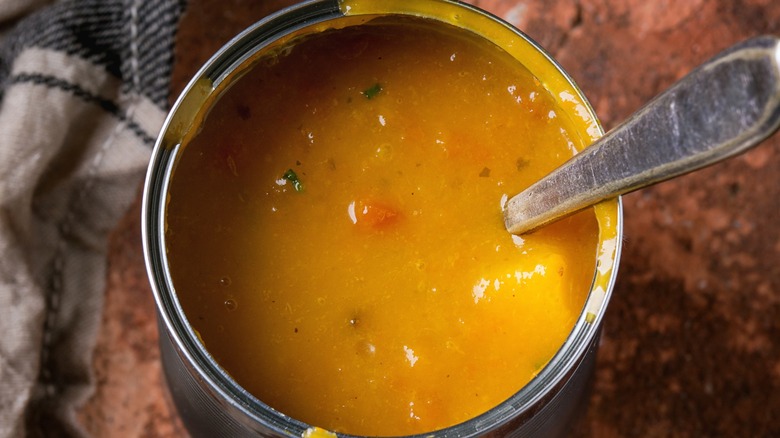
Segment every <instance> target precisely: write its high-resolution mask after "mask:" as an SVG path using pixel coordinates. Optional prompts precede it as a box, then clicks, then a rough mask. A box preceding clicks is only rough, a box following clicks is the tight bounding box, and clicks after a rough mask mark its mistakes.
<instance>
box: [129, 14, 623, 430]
mask: <svg viewBox="0 0 780 438" xmlns="http://www.w3.org/2000/svg"><path fill="white" fill-rule="evenodd" d="M381 3H383V2H374V4H381ZM398 3H403V2H393V4H398ZM407 3H409V4H415V3H417V4H419V3H421V2H415V1H414V0H408V1H407ZM425 3H428V4H438V5H446V6H447V7H449V8H454V9H457V10H460V11H463V12H464V13H470V14H477V15H478V16H479V18H487V19H488V20H489V22H490V23H493V24H492V25H497V26H500V27H501V28H503V29H504V31H509V32H511V33H512V34H513V35H514V36H515V37H517V38H518V39H519V40H518V41H519V42H520V43H522V44H525V45H527V46H528V47H529V48H531V49H532V50H533V51H534V52H535V53H536V54H537V55H538V57H539V59H538V60H537V61H534V62H544V63H547V65H548V67H550V68H552V69H553V70H554V71H555V72H556V73H557V75H559V77H558V78H557V79H556V81H559V82H561V83H565V84H566V86H567V87H568V89H570V90H571V91H573V92H574V94H575V95H576V96H575V97H576V102H575V104H576V105H578V106H579V107H578V109H579V110H580V111H582V110H584V113H583V115H585V116H587V117H590V118H591V122H592V124H591V128H592V129H593V131H592V132H591V131H590V130H589V135H591V137H592V138H596V137H598V136H600V135H603V133H604V131H603V128H602V127H601V125H600V124H599V122H598V119H597V118H596V115H595V112H594V110H593V108H592V107H591V105H590V104H589V103H588V101H587V100H586V98H585V97H584V94H583V93H582V91H581V90H580V89H579V88H578V87H577V85H576V84H575V82H574V81H573V79H572V78H571V77H570V76H569V75H568V74H567V73H566V72H565V71H564V70H563V68H562V67H561V66H560V65H559V64H558V63H557V61H555V59H554V58H553V57H552V56H550V55H549V54H548V53H547V52H546V51H545V50H544V49H543V48H542V47H540V46H539V45H538V44H537V43H536V42H534V41H533V40H532V39H531V38H530V37H528V36H527V35H526V34H524V33H523V32H522V31H520V30H518V29H516V28H514V27H513V26H512V25H510V24H508V23H506V22H505V21H503V20H501V19H500V18H498V17H496V16H494V15H492V14H489V13H488V12H485V11H483V10H481V9H479V8H477V7H475V6H471V5H467V4H462V3H459V2H454V1H452V0H432V1H429V2H425ZM350 4H351V2H350V1H349V0H310V1H306V2H303V3H300V4H297V5H294V6H291V7H288V8H286V9H283V10H281V11H279V12H277V13H275V14H273V15H270V16H268V17H266V18H265V19H263V20H261V21H259V22H257V23H255V24H254V25H252V26H250V27H249V28H247V29H246V30H244V31H243V32H241V33H240V34H239V35H237V36H236V37H234V38H233V39H232V40H231V41H230V42H228V43H227V44H226V45H225V46H223V48H222V49H220V50H219V51H218V52H217V53H216V54H215V55H213V56H212V57H211V59H209V61H207V62H206V63H205V64H204V65H203V67H201V69H200V70H199V71H198V73H197V74H196V75H195V76H194V78H193V79H192V80H191V81H190V83H189V84H188V85H187V86H186V87H185V89H184V90H183V91H182V93H181V94H180V95H179V97H178V99H177V100H176V102H175V104H174V105H173V106H172V108H171V110H170V111H169V114H168V116H167V118H166V120H165V122H164V124H163V127H162V129H161V131H160V135H159V136H158V139H157V141H156V143H155V146H154V149H153V152H152V157H151V159H150V163H149V167H148V169H147V174H146V179H145V182H144V191H143V195H142V208H141V210H142V211H141V214H142V218H141V224H142V225H141V228H142V230H141V231H142V243H143V251H144V261H145V265H146V269H147V275H148V277H149V282H150V285H151V288H152V292H153V295H154V299H155V304H156V308H157V314H158V320H159V322H160V325H161V327H164V328H165V329H164V331H165V333H161V336H169V337H170V338H171V341H172V342H173V344H174V345H175V346H176V349H177V351H178V354H180V355H181V356H183V357H184V359H185V362H186V363H187V364H189V366H190V367H192V368H193V369H194V371H196V372H197V373H198V375H199V378H200V380H203V381H204V382H205V383H206V384H207V385H208V390H209V391H210V392H211V393H212V395H214V396H215V397H216V398H218V399H220V400H222V403H225V404H226V405H227V406H226V407H227V408H229V409H231V410H234V411H237V413H239V414H240V415H242V416H243V417H245V420H244V421H241V422H244V423H246V422H250V423H251V422H252V421H255V422H258V423H259V424H257V425H249V428H250V429H258V428H263V427H265V428H267V429H270V430H273V431H274V432H276V433H278V434H280V435H286V436H301V435H302V434H303V433H304V432H305V431H306V430H307V429H308V428H309V427H310V425H308V424H305V423H303V422H301V421H299V420H296V419H294V418H291V417H289V416H287V415H284V414H283V413H281V412H278V411H276V410H275V409H273V408H272V407H270V406H268V405H267V404H265V403H264V402H262V401H261V400H259V399H257V398H256V397H254V396H253V395H251V394H250V393H248V392H247V391H246V390H244V389H243V388H241V387H240V386H239V385H238V383H236V382H235V381H234V380H233V379H232V378H231V377H230V376H229V375H228V374H227V373H226V372H225V371H224V370H223V369H222V368H221V367H220V366H219V365H218V364H217V363H216V361H215V360H214V359H213V358H212V357H211V355H210V354H209V353H208V351H206V349H205V348H204V347H203V345H202V344H201V343H200V342H199V341H198V340H197V335H196V334H195V333H194V331H193V330H192V328H191V327H190V326H189V324H188V323H187V318H186V316H185V315H184V311H183V309H182V307H181V305H180V303H179V301H178V298H177V297H176V294H175V291H174V288H173V283H172V280H171V278H170V272H169V269H168V262H167V255H166V247H165V236H164V233H165V223H166V221H165V208H166V204H167V188H168V185H169V182H170V177H171V174H172V170H173V167H174V165H175V161H176V157H177V155H178V153H179V151H180V149H181V144H182V143H184V142H185V137H186V135H187V131H191V130H193V126H195V125H196V124H197V117H198V113H199V110H200V108H201V107H202V106H203V105H205V104H206V103H207V102H208V101H209V99H210V98H211V97H212V95H213V94H214V93H215V92H217V91H218V88H219V87H220V86H221V85H222V83H223V81H224V80H225V79H226V78H228V77H230V76H231V75H232V74H233V72H234V71H235V70H236V69H239V68H241V67H242V66H244V67H245V66H246V64H247V63H248V60H250V58H251V57H252V56H254V55H255V54H257V53H258V52H260V51H262V50H263V49H264V48H266V47H267V46H268V45H269V44H271V43H273V42H276V41H279V40H280V39H282V38H285V37H287V36H289V35H292V34H294V33H296V32H298V31H300V30H302V29H305V28H309V27H311V26H315V25H318V24H322V23H325V22H328V21H331V20H335V19H338V18H343V17H346V16H348V15H361V14H371V13H372V11H370V10H367V11H355V10H352V9H351V8H350ZM369 4H370V3H369ZM396 7H397V6H396ZM374 12H375V13H384V12H381V11H378V12H377V11H374ZM394 13H399V14H407V15H409V14H410V13H409V12H407V11H398V12H394ZM411 15H417V16H425V12H424V11H423V12H420V11H417V12H412V13H411ZM427 18H434V19H439V20H440V21H447V20H442V19H441V17H435V16H431V17H427ZM466 29H467V30H471V31H473V29H470V28H466ZM476 33H479V32H476ZM481 35H482V36H483V37H486V38H489V35H488V36H486V35H485V34H481ZM532 72H533V71H532ZM182 119H184V123H182ZM188 124H189V125H188ZM171 134H173V135H171ZM596 208H603V209H606V213H604V215H605V217H607V222H609V223H604V220H603V218H600V219H599V228H600V232H601V235H600V237H599V263H598V264H597V269H596V273H595V274H594V279H593V284H592V286H591V291H590V294H589V296H588V298H587V299H586V304H585V306H584V309H583V311H582V314H581V315H580V317H579V318H578V320H577V322H576V324H575V326H574V328H573V329H572V332H571V334H570V335H569V336H568V337H567V339H566V341H565V342H564V344H563V345H562V346H561V348H560V349H559V350H558V352H557V353H556V354H555V355H554V356H553V358H552V359H550V362H549V363H548V364H547V365H546V366H545V367H544V368H543V369H542V371H540V373H539V374H538V375H537V376H536V377H534V378H533V379H532V380H531V381H530V382H529V383H528V384H526V385H525V386H524V387H523V388H521V389H520V390H519V391H518V392H517V393H515V394H514V395H512V396H511V397H510V398H509V399H507V400H506V401H504V402H502V403H501V404H499V405H498V406H496V407H494V408H492V409H490V410H489V411H487V412H485V413H483V414H481V415H479V416H477V417H475V418H472V419H469V420H467V421H465V422H463V423H460V424H457V425H454V426H450V427H447V428H445V429H441V430H438V431H433V432H432V433H436V435H438V436H453V437H455V436H457V437H463V436H476V435H481V434H485V433H488V432H490V431H493V430H496V429H498V428H500V427H501V426H502V425H504V424H506V423H508V422H509V421H511V420H512V419H513V418H514V417H515V416H516V415H517V414H518V412H524V411H527V410H528V409H529V408H531V407H533V406H534V405H535V404H537V403H539V402H540V401H542V400H544V399H545V397H549V396H550V393H551V391H553V389H554V388H556V387H557V386H559V385H561V383H562V382H563V381H564V380H565V379H566V378H567V376H568V375H569V374H570V373H571V372H572V371H573V370H574V369H575V368H576V365H577V363H578V362H579V361H580V360H581V358H582V357H583V356H584V355H585V353H586V352H587V349H588V348H589V347H590V345H591V343H592V341H593V340H594V339H595V338H596V336H597V334H598V331H599V329H600V326H601V320H602V319H603V316H604V312H605V310H606V308H607V305H608V303H609V299H610V297H611V294H612V290H613V288H614V284H615V280H616V276H617V266H618V262H619V259H620V252H621V244H622V235H623V204H622V199H621V198H616V199H614V200H609V201H605V202H603V203H602V204H600V207H599V206H597V207H596ZM597 217H600V216H599V215H597ZM613 219H614V222H612V220H613ZM605 230H606V231H605ZM605 233H606V234H608V235H605ZM607 241H610V242H611V243H609V244H608V245H605V242H607ZM606 246H610V247H609V248H606ZM608 251H611V252H610V253H607V252H608ZM339 435H341V436H347V437H349V436H353V435H345V434H339ZM423 436H430V433H426V434H419V435H410V437H423Z"/></svg>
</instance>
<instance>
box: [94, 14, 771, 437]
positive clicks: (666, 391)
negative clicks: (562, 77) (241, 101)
mask: <svg viewBox="0 0 780 438" xmlns="http://www.w3.org/2000/svg"><path fill="white" fill-rule="evenodd" d="M288 3H289V2H285V1H264V2H254V1H249V0H247V1H238V0H231V1H222V0H220V1H217V0H191V1H190V6H189V10H188V13H187V15H186V16H185V17H184V19H183V22H182V27H181V31H180V33H179V38H178V46H177V50H176V54H177V61H176V62H177V63H176V68H175V73H174V78H173V85H172V90H173V91H174V93H178V91H179V90H181V88H182V87H183V86H184V84H185V83H186V81H187V79H188V78H189V77H190V76H191V75H192V74H193V73H194V71H195V70H196V69H197V67H198V66H199V65H200V63H201V62H203V61H204V60H205V59H207V58H208V56H210V54H211V53H213V52H214V51H215V50H216V49H217V48H218V47H219V46H221V44H222V43H224V42H225V41H227V40H228V39H229V38H230V37H231V36H232V35H234V34H235V33H237V32H238V31H239V30H240V29H242V28H243V27H245V26H246V25H248V24H250V23H251V22H253V21H255V20H256V19H258V18H260V17H262V16H264V15H265V14H267V13H269V12H270V11H273V10H276V9H278V8H280V7H282V6H283V5H285V4H288ZM474 3H475V4H477V5H479V6H481V7H483V8H485V9H487V10H489V11H491V12H493V13H495V14H497V15H499V16H501V17H504V18H505V19H507V20H508V21H509V22H511V23H512V24H514V25H516V26H518V27H519V28H521V29H523V30H524V31H526V33H528V34H529V35H530V36H531V37H532V38H534V39H536V40H537V41H538V42H539V43H541V45H542V46H543V47H545V48H546V49H548V51H550V52H551V54H552V55H553V56H554V57H556V58H557V59H558V60H559V61H560V62H561V64H562V65H563V66H564V68H565V69H566V70H567V71H568V72H569V73H570V74H571V75H572V76H573V77H574V79H575V80H576V81H577V82H578V84H579V85H580V86H581V88H582V89H583V90H584V92H585V94H586V95H587V96H588V97H589V98H590V100H591V103H592V104H593V105H594V107H595V109H596V112H597V113H598V114H599V116H600V118H601V120H602V122H603V124H604V125H605V127H606V128H610V127H612V126H614V125H615V124H616V123H617V122H619V121H620V120H622V119H624V118H625V117H626V116H628V115H629V114H630V113H631V112H633V111H634V110H636V109H637V108H638V107H639V106H641V104H642V103H643V102H645V101H647V100H648V99H650V98H651V97H652V96H654V95H655V94H656V93H657V92H659V91H660V90H662V89H664V88H665V87H667V86H668V85H670V84H671V83H672V82H673V81H674V80H676V79H678V78H680V77H681V76H682V75H684V74H685V73H686V72H688V71H689V70H690V69H691V68H693V67H694V66H696V65H697V64H699V63H701V62H703V61H705V60H706V59H707V58H709V57H710V56H712V55H714V54H715V53H716V52H718V51H719V50H721V49H724V48H726V47H727V46H730V45H732V44H734V43H736V42H738V41H741V40H743V39H745V38H748V37H751V36H756V35H759V34H764V33H774V34H780V2H776V1H774V0H745V1H741V2H734V1H728V0H720V1H716V0H712V1H707V0H686V1H684V2H676V1H671V0H654V1H644V0H629V1H623V0H582V1H579V2H575V1H564V0H552V1H546V2H545V1H541V0H539V1H531V0H525V1H496V0H492V1H475V2H474ZM713 92H717V90H713ZM139 193H140V192H139ZM139 196H140V195H139ZM624 201H625V245H624V251H623V258H622V264H621V268H620V274H619V279H618V283H617V286H616V288H615V292H614V295H613V299H612V301H611V304H610V308H609V310H608V312H607V316H606V319H605V325H604V331H603V336H602V345H601V350H600V354H599V358H598V364H597V372H596V376H595V380H594V390H593V393H592V396H591V398H590V403H589V410H588V413H587V415H586V417H585V418H584V419H583V420H582V421H581V423H580V424H579V426H578V428H577V433H576V434H577V435H579V436H581V437H591V436H592V437H623V436H625V437H632V436H643V437H655V436H663V437H666V436H680V437H688V436H690V437H698V436H754V437H757V436H766V437H769V436H780V415H778V413H780V263H779V262H780V227H778V223H780V221H779V220H778V219H780V211H779V210H780V135H776V136H774V137H773V138H771V139H769V140H768V141H766V142H764V144H762V145H761V146H759V147H758V148H756V149H754V150H753V151H751V152H749V153H747V154H745V155H743V156H740V157H737V158H735V159H732V160H730V161H728V162H725V163H722V164H719V165H716V166H714V167H712V168H709V169H707V170H704V171H701V172H698V173H696V174H692V175H689V176H686V177H683V178H679V179H677V180H675V181H671V182H667V183H663V184H661V185H658V186H655V187H653V188H650V189H645V190H643V191H641V192H637V193H634V194H631V195H629V196H627V197H625V198H624ZM139 215H140V207H139V206H138V205H136V206H135V207H134V208H133V209H131V211H130V212H128V215H127V217H126V218H125V220H124V221H123V222H122V223H121V224H120V225H119V227H118V228H117V230H116V232H115V233H114V235H113V238H112V243H111V254H110V259H109V264H110V271H109V284H108V290H107V291H106V297H107V299H106V312H105V316H104V327H103V330H102V332H101V335H100V339H99V344H98V346H97V351H96V354H95V358H94V363H95V367H96V380H97V385H98V387H97V391H96V393H95V395H94V397H93V398H92V399H91V400H90V401H89V402H88V404H87V405H86V406H84V408H83V409H82V411H81V412H80V414H79V418H80V419H81V421H82V423H83V425H84V427H85V429H86V430H88V431H90V432H92V433H94V434H95V435H96V436H163V437H168V436H171V437H174V436H186V434H185V432H184V431H183V429H182V428H181V426H180V424H179V423H178V422H177V420H176V416H175V413H174V412H172V410H171V408H170V405H169V403H168V401H167V398H166V395H165V391H164V389H163V381H162V378H161V374H160V364H159V355H158V352H157V344H156V342H157V328H156V322H155V317H154V308H153V300H152V298H151V292H150V289H149V286H148V284H147V280H146V273H145V270H144V266H143V258H142V251H141V243H140V230H139V229H140V221H139Z"/></svg>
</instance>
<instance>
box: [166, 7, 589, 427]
mask: <svg viewBox="0 0 780 438" xmlns="http://www.w3.org/2000/svg"><path fill="white" fill-rule="evenodd" d="M578 129H579V130H578ZM580 132H582V129H581V128H577V127H576V126H575V123H574V122H573V121H572V119H571V118H570V117H569V116H568V115H567V114H566V113H565V112H564V111H563V110H562V109H561V108H560V107H558V106H557V104H556V102H555V100H554V99H553V98H552V96H551V95H550V94H549V93H548V91H546V90H545V88H544V86H543V84H542V83H541V82H540V81H539V80H538V79H537V78H535V77H533V76H532V75H531V74H530V73H529V72H528V71H527V70H526V69H525V68H524V67H523V66H522V65H521V64H520V63H519V62H518V61H517V60H515V59H514V58H512V57H511V56H509V55H508V54H506V53H505V52H503V51H501V50H500V49H498V48H497V47H496V46H494V45H492V44H490V43H487V42H485V41H484V40H482V39H480V38H478V37H476V36H471V35H470V34H468V33H466V32H464V31H462V30H457V31H456V30H455V28H451V27H450V26H449V25H445V24H442V23H434V22H429V21H426V20H423V19H410V18H403V19H402V18H385V19H377V20H372V21H369V22H368V23H366V24H362V25H359V26H351V27H346V28H343V29H339V30H330V31H324V32H321V33H318V34H316V35H312V36H308V37H305V38H302V39H300V40H298V41H293V42H292V43H291V44H290V45H289V46H288V47H287V48H286V49H285V50H282V51H276V52H275V54H273V55H268V56H266V57H264V58H261V59H260V60H259V61H258V62H257V64H256V66H255V67H254V68H253V69H252V70H251V71H249V72H248V73H247V74H246V75H245V76H244V77H243V78H241V79H240V80H239V81H237V83H235V85H233V86H232V87H231V88H230V89H229V90H228V91H226V92H225V94H224V95H223V96H222V97H221V98H220V99H219V100H218V101H217V102H216V103H214V106H213V108H212V109H211V111H210V113H209V115H208V117H207V119H206V120H205V122H204V123H203V126H202V131H201V132H200V133H199V134H198V135H197V136H195V137H194V138H193V139H192V140H191V141H190V142H189V144H187V145H185V148H186V149H185V153H184V154H183V155H182V156H181V158H180V160H179V162H178V163H177V167H176V168H175V170H174V173H173V178H172V181H171V184H170V198H169V199H170V202H169V205H168V207H167V208H168V210H167V232H166V242H167V246H168V258H169V263H170V272H171V277H172V281H173V284H174V286H175V289H176V294H177V296H178V299H179V300H180V302H181V305H182V306H183V309H184V311H185V314H186V316H187V318H188V320H189V322H190V323H191V324H192V326H193V327H194V329H195V330H196V331H197V333H198V335H199V337H200V339H201V340H202V342H203V344H204V345H205V348H206V349H207V350H208V351H209V352H210V353H211V354H212V355H213V357H214V358H215V360H216V361H217V362H218V363H219V364H220V365H221V366H222V367H223V368H224V369H225V370H226V371H227V372H228V373H229V374H230V375H231V376H232V377H233V378H234V379H235V380H236V381H237V382H238V383H239V384H240V385H241V386H242V387H244V388H245V389H247V390H248V391H249V392H250V393H252V394H253V395H255V396H256V397H257V398H258V399H260V400H262V401H263V402H265V403H267V404H268V405H270V406H271V407H273V408H275V409H277V410H279V411H281V412H282V413H284V414H287V415H290V416H292V417H294V418H297V419H300V420H302V421H304V422H307V423H309V424H312V425H316V426H319V427H323V428H326V429H329V430H334V431H340V432H345V433H350V434H364V435H404V434H415V433H424V432H429V431H433V430H436V429H440V428H443V427H446V426H451V425H454V424H457V423H459V422H462V421H465V420H467V419H469V418H473V417H475V416H477V415H479V414H481V413H484V412H485V411H487V410H489V409H490V408H492V407H494V406H496V405H498V404H499V403H501V402H502V401H504V400H506V399H507V398H508V397H510V396H511V395H512V394H514V393H515V392H517V391H518V390H519V389H520V388H521V387H523V386H524V385H525V384H526V383H528V382H529V380H530V379H532V378H533V377H534V376H535V375H536V374H537V373H538V372H539V371H540V370H541V369H542V368H543V367H544V365H545V364H546V363H547V362H548V361H549V360H550V359H551V357H552V356H553V355H554V354H555V352H556V351H557V350H558V349H559V348H560V346H561V345H562V344H563V342H564V341H565V339H566V337H567V335H568V334H569V333H570V331H571V330H572V327H573V326H574V323H575V322H576V320H577V319H578V317H579V315H580V313H581V311H582V308H583V304H584V301H585V299H586V295H587V293H588V290H589V287H590V283H591V280H592V278H593V272H594V269H595V262H596V245H597V238H598V226H597V222H596V219H595V215H594V214H593V212H592V211H587V212H584V213H580V214H578V215H575V216H572V217H570V218H568V219H565V220H563V221H561V222H559V223H556V224H554V225H551V226H549V227H546V228H544V229H542V230H539V231H537V232H535V233H532V234H529V235H524V236H521V237H518V236H511V235H509V234H508V233H507V232H506V230H505V229H504V226H503V221H502V204H503V203H504V202H505V201H506V199H507V197H508V196H511V195H513V194H515V193H518V192H519V191H521V190H522V189H523V188H525V187H527V186H528V185H530V184H531V183H532V182H533V181H535V180H537V179H539V178H540V177H541V176H543V175H544V174H545V173H547V172H549V171H550V170H551V169H553V168H554V167H556V166H557V165H559V164H560V163H562V162H563V161H565V160H566V159H567V158H569V157H570V156H572V155H573V154H574V153H576V151H577V150H579V149H580V148H582V147H583V146H584V144H583V141H584V140H583V139H582V137H581V134H580Z"/></svg>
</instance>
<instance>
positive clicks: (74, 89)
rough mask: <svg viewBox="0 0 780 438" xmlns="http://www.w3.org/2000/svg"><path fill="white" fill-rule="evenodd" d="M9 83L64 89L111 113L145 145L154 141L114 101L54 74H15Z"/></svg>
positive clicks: (152, 143)
mask: <svg viewBox="0 0 780 438" xmlns="http://www.w3.org/2000/svg"><path fill="white" fill-rule="evenodd" d="M9 83H10V84H33V85H40V86H44V87H47V88H53V89H58V90H61V91H64V92H66V93H68V94H71V95H73V96H74V97H76V98H79V99H81V100H83V101H85V102H88V103H91V104H95V105H97V106H98V107H100V108H101V109H103V110H104V111H106V112H107V113H109V114H111V115H112V116H114V117H116V118H117V119H118V120H119V122H120V123H123V124H124V125H125V126H126V127H127V129H129V130H130V131H131V132H132V133H133V134H135V136H136V137H138V138H139V139H140V140H141V141H143V142H144V144H146V145H147V146H153V145H154V142H155V137H153V136H151V135H149V134H148V133H147V132H146V131H144V129H143V128H141V126H140V125H138V123H136V122H135V121H134V120H132V119H131V118H130V117H128V116H127V114H126V113H125V112H124V111H122V109H121V108H119V106H118V105H117V104H116V103H114V102H113V101H112V100H109V99H105V98H103V97H100V96H97V95H95V94H92V93H90V92H89V91H87V90H85V89H83V88H81V87H79V86H78V85H76V84H73V83H70V82H68V81H65V80H63V79H60V78H57V77H54V76H47V75H43V74H37V73H21V74H18V75H16V76H13V77H12V78H11V79H10V81H9Z"/></svg>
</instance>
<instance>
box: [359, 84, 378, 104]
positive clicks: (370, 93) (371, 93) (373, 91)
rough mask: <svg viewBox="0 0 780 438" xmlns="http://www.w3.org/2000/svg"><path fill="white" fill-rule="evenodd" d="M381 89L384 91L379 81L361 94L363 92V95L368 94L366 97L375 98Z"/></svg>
mask: <svg viewBox="0 0 780 438" xmlns="http://www.w3.org/2000/svg"><path fill="white" fill-rule="evenodd" d="M380 91H382V86H381V85H379V83H378V82H377V83H376V84H374V85H372V86H371V87H370V88H367V89H365V90H363V92H362V93H361V94H363V96H366V99H368V100H371V99H373V98H375V97H376V95H377V94H379V92H380Z"/></svg>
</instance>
